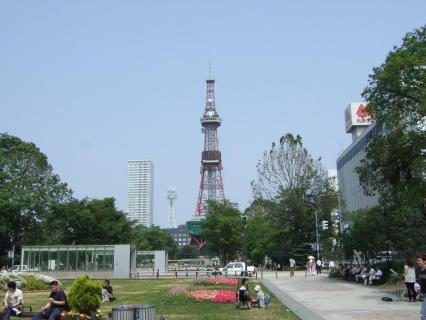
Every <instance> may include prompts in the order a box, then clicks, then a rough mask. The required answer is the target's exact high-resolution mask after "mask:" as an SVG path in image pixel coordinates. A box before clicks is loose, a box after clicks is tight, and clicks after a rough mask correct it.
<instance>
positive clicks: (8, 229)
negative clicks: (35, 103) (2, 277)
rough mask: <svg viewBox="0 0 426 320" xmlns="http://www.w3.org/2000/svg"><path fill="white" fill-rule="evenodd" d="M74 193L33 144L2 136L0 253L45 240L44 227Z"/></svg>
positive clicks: (0, 149) (0, 140) (0, 136)
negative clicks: (57, 206)
mask: <svg viewBox="0 0 426 320" xmlns="http://www.w3.org/2000/svg"><path fill="white" fill-rule="evenodd" d="M70 198H71V190H70V189H69V188H68V186H67V185H66V184H65V183H62V182H61V180H60V178H59V176H58V175H57V174H55V173H54V172H53V168H52V166H51V165H50V164H49V162H48V160H47V157H46V155H44V154H43V153H42V152H41V151H40V150H39V149H38V148H37V147H36V146H35V145H34V144H33V143H29V142H25V141H22V140H21V139H19V138H17V137H14V136H11V135H8V134H0V212H1V215H0V249H1V250H5V249H9V248H10V245H11V244H12V243H13V244H14V245H17V246H20V245H21V244H30V243H34V242H37V241H40V239H41V238H42V237H43V233H41V232H40V226H41V224H42V221H43V220H44V218H45V217H46V216H47V215H49V214H51V212H52V208H53V207H54V206H55V205H57V204H61V203H64V202H66V201H68V200H69V199H70Z"/></svg>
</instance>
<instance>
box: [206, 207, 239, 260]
mask: <svg viewBox="0 0 426 320" xmlns="http://www.w3.org/2000/svg"><path fill="white" fill-rule="evenodd" d="M202 234H203V236H204V237H205V239H206V241H207V248H208V250H209V252H211V253H212V254H213V255H216V256H218V257H219V258H220V260H221V261H222V262H223V263H225V264H226V263H228V262H229V261H230V260H232V259H234V258H235V257H237V254H238V253H240V254H241V249H242V240H243V219H242V217H241V212H240V211H239V210H238V208H237V205H236V204H235V203H232V202H229V201H228V200H226V201H225V202H223V203H222V202H217V201H209V214H208V215H207V217H206V218H205V220H204V221H203V227H202Z"/></svg>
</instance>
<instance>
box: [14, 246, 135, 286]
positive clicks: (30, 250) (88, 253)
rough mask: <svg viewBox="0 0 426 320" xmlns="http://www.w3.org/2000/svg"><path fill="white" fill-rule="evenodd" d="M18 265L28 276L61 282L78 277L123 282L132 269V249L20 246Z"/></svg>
mask: <svg viewBox="0 0 426 320" xmlns="http://www.w3.org/2000/svg"><path fill="white" fill-rule="evenodd" d="M21 265H23V266H26V269H27V270H28V271H29V272H37V273H38V272H42V273H46V274H49V273H54V275H55V276H56V277H62V278H72V277H74V276H78V275H79V274H89V275H91V276H92V277H101V278H102V277H115V278H127V277H129V276H130V274H131V272H134V269H135V268H136V249H135V248H134V246H131V245H48V246H23V247H22V252H21Z"/></svg>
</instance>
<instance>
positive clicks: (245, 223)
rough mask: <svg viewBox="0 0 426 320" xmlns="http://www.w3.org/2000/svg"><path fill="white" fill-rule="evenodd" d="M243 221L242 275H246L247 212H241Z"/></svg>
mask: <svg viewBox="0 0 426 320" xmlns="http://www.w3.org/2000/svg"><path fill="white" fill-rule="evenodd" d="M242 216H243V221H244V275H245V276H246V275H247V213H245V212H244V213H243V214H242Z"/></svg>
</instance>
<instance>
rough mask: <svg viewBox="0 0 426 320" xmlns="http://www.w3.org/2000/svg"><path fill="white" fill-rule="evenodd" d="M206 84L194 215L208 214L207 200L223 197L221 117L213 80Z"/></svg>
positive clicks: (222, 198) (218, 199) (221, 198)
mask: <svg viewBox="0 0 426 320" xmlns="http://www.w3.org/2000/svg"><path fill="white" fill-rule="evenodd" d="M206 84H207V95H206V107H205V109H204V114H203V117H202V118H201V120H200V121H201V126H202V132H203V134H204V150H203V152H202V153H201V170H200V173H201V182H200V191H199V193H198V202H197V209H196V211H195V216H196V217H200V216H205V215H207V214H208V207H207V201H208V200H216V201H223V200H224V199H225V195H224V191H223V179H222V157H221V152H220V150H219V139H218V136H217V128H218V127H219V126H220V125H221V122H222V119H221V118H220V117H219V114H218V113H217V111H216V101H215V93H214V84H215V81H214V80H207V81H206Z"/></svg>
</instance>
